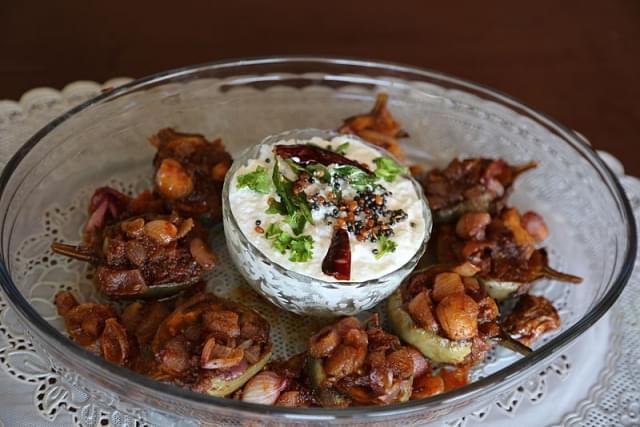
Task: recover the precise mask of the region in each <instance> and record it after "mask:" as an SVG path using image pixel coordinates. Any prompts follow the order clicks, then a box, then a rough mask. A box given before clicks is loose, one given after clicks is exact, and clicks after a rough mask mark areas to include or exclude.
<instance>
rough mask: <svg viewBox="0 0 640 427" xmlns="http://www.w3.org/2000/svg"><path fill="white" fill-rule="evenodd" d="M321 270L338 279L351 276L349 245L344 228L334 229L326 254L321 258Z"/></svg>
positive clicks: (347, 235)
mask: <svg viewBox="0 0 640 427" xmlns="http://www.w3.org/2000/svg"><path fill="white" fill-rule="evenodd" d="M322 272H323V273H324V274H327V275H329V276H333V277H335V278H336V279H338V280H349V279H350V278H351V246H350V244H349V233H347V231H346V230H344V229H342V228H339V229H337V230H335V231H334V233H333V237H332V238H331V245H330V246H329V250H328V251H327V255H325V257H324V260H322Z"/></svg>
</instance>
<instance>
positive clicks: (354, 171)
mask: <svg viewBox="0 0 640 427" xmlns="http://www.w3.org/2000/svg"><path fill="white" fill-rule="evenodd" d="M333 171H334V174H335V175H337V176H339V177H342V178H345V179H347V180H348V181H349V183H350V184H351V185H352V186H353V188H355V189H356V191H364V190H366V189H367V188H371V189H373V188H374V187H375V186H376V180H377V179H378V177H377V176H375V175H372V174H368V173H366V172H364V171H363V170H362V169H359V168H357V167H355V166H351V165H343V166H336V167H335V168H334V169H333Z"/></svg>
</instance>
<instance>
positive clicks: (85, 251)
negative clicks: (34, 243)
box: [51, 242, 98, 264]
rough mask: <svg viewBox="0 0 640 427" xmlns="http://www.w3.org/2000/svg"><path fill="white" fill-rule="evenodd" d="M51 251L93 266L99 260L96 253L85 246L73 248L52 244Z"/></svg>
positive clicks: (58, 243)
mask: <svg viewBox="0 0 640 427" xmlns="http://www.w3.org/2000/svg"><path fill="white" fill-rule="evenodd" d="M51 250H52V251H53V252H55V253H57V254H60V255H64V256H67V257H69V258H74V259H77V260H80V261H84V262H89V263H92V264H93V263H95V262H96V261H97V260H98V259H97V257H96V254H95V252H93V251H92V250H91V249H89V248H87V247H85V246H73V245H67V244H65V243H60V242H53V243H52V244H51Z"/></svg>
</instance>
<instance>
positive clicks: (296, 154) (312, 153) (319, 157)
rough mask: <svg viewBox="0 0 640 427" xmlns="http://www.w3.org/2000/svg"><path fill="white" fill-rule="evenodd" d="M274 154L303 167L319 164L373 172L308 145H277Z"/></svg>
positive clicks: (328, 151) (352, 161)
mask: <svg viewBox="0 0 640 427" xmlns="http://www.w3.org/2000/svg"><path fill="white" fill-rule="evenodd" d="M273 152H274V153H275V154H277V155H278V156H280V157H282V158H283V159H292V160H294V161H295V162H296V163H299V164H301V165H309V164H315V163H319V164H321V165H324V166H329V165H350V166H354V167H357V168H358V169H360V170H362V171H363V172H366V173H369V174H370V173H371V170H370V169H369V168H368V167H367V166H366V165H364V164H362V163H359V162H356V161H355V160H351V159H348V158H346V157H345V156H343V155H341V154H338V153H336V152H335V151H331V150H327V149H324V148H320V147H316V146H314V145H307V144H294V145H276V146H275V147H274V148H273Z"/></svg>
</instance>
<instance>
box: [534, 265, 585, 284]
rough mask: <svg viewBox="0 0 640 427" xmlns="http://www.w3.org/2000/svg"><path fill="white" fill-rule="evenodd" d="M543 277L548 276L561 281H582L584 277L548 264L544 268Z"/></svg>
mask: <svg viewBox="0 0 640 427" xmlns="http://www.w3.org/2000/svg"><path fill="white" fill-rule="evenodd" d="M542 277H546V278H547V279H555V280H560V281H561V282H569V283H582V277H578V276H574V275H572V274H567V273H562V272H560V271H557V270H554V269H553V268H551V267H549V266H548V265H547V266H545V267H543V268H542Z"/></svg>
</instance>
